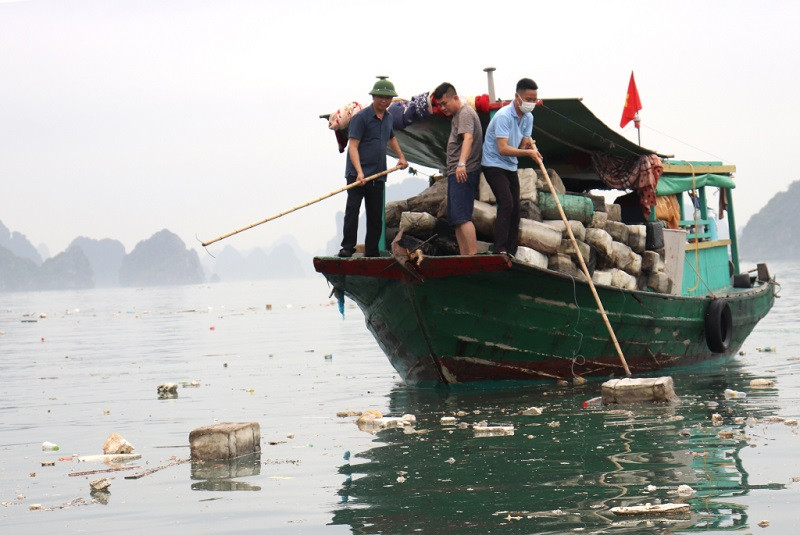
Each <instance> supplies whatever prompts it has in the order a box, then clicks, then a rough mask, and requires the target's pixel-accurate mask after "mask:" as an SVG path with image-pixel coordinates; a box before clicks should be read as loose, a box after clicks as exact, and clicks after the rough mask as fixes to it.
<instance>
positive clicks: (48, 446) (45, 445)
mask: <svg viewBox="0 0 800 535" xmlns="http://www.w3.org/2000/svg"><path fill="white" fill-rule="evenodd" d="M42 451H58V444H53V443H52V442H42Z"/></svg>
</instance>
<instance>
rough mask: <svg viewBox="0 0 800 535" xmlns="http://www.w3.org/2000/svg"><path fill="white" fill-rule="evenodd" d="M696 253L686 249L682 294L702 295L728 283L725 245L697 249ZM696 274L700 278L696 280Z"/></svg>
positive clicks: (729, 280) (726, 247) (726, 249)
mask: <svg viewBox="0 0 800 535" xmlns="http://www.w3.org/2000/svg"><path fill="white" fill-rule="evenodd" d="M701 243H702V242H701ZM696 253H697V254H696V255H695V251H694V250H691V249H687V251H686V257H685V258H684V261H683V291H682V294H683V295H699V296H702V295H706V294H707V293H708V292H709V291H712V292H717V291H718V290H720V289H722V288H725V287H726V286H729V285H730V283H731V279H730V273H729V270H728V246H727V245H718V246H715V247H708V248H705V249H698V250H697V251H696ZM698 264H699V265H698ZM698 274H699V276H700V278H701V279H702V280H698Z"/></svg>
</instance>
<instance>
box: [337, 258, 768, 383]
mask: <svg viewBox="0 0 800 535" xmlns="http://www.w3.org/2000/svg"><path fill="white" fill-rule="evenodd" d="M457 258H458V257H439V258H436V257H432V258H428V259H426V262H436V261H440V260H448V259H449V260H450V261H453V260H457ZM724 270H725V273H727V265H726V266H725V267H724ZM326 276H327V278H328V280H329V281H330V282H331V283H332V284H333V285H334V286H335V287H337V288H343V289H344V290H345V293H346V294H347V295H348V296H349V297H351V298H352V299H353V300H354V301H355V302H356V303H357V304H358V305H359V307H361V309H362V310H363V311H364V315H365V320H366V323H367V327H368V329H369V330H370V331H371V332H372V333H373V335H374V336H375V338H376V340H377V341H378V343H379V345H380V346H381V348H382V349H383V351H384V352H385V353H386V355H387V356H388V357H389V360H390V361H391V362H392V365H393V366H394V367H395V369H396V370H397V371H398V373H400V375H401V376H402V377H403V378H404V379H405V380H406V381H407V382H409V383H411V384H428V383H431V384H433V383H441V382H447V383H452V382H471V381H489V380H507V379H512V380H526V379H527V380H552V379H553V378H569V377H572V376H573V375H575V374H578V375H598V376H609V375H616V376H621V375H622V374H623V372H622V367H621V364H620V363H619V360H618V356H617V353H616V350H615V348H614V346H613V343H612V342H611V341H610V339H609V336H608V332H607V330H606V328H605V325H604V323H603V320H602V318H601V316H600V314H599V312H598V311H597V306H596V303H595V301H594V298H593V296H592V294H591V291H590V289H589V286H588V285H587V284H585V283H582V282H579V281H574V280H573V279H571V278H569V277H567V276H564V275H561V274H559V273H556V272H552V271H549V270H542V269H538V268H533V267H529V266H525V265H522V264H517V263H514V264H513V265H512V266H511V268H510V269H506V270H503V271H494V272H491V273H472V274H468V275H460V276H451V277H441V278H436V279H427V280H424V281H420V280H416V279H415V278H414V277H409V278H408V279H405V280H401V279H396V278H395V279H391V278H378V277H364V276H354V275H331V274H329V275H326ZM597 291H598V294H599V296H600V298H601V300H602V302H603V305H604V307H605V309H606V311H607V314H608V317H609V321H610V322H611V325H612V327H613V328H614V331H615V333H616V336H617V339H618V340H619V342H620V346H621V348H622V351H623V354H624V355H625V357H626V359H627V361H628V364H629V366H630V367H631V370H632V371H633V373H642V372H646V371H653V370H661V369H664V368H668V367H671V366H678V365H687V364H692V363H695V362H699V361H702V360H705V359H708V358H712V357H717V356H723V355H722V354H713V353H711V351H710V350H709V349H708V347H707V344H706V340H705V330H704V329H705V326H704V318H705V310H706V308H707V306H708V304H709V303H710V301H711V299H712V298H711V297H706V296H698V297H683V296H674V295H666V294H657V293H654V292H631V291H623V290H620V289H618V288H611V287H605V286H598V287H597ZM717 295H718V297H719V296H724V297H725V298H726V299H727V300H728V302H729V304H730V306H731V310H732V312H733V315H734V330H733V342H732V343H731V346H730V347H729V349H728V351H726V352H725V355H730V354H733V353H735V351H738V349H739V347H740V346H741V344H742V342H743V341H744V339H745V338H746V336H747V335H748V334H749V333H750V331H752V329H753V327H754V326H755V325H756V323H757V322H758V320H760V319H761V318H762V317H763V316H764V315H766V313H767V312H768V311H769V309H770V307H771V306H772V303H773V300H774V296H773V286H772V283H767V284H765V285H761V287H759V288H757V289H755V290H751V291H749V292H741V291H737V290H734V289H732V288H730V287H728V288H726V289H724V290H723V291H720V292H718V294H717Z"/></svg>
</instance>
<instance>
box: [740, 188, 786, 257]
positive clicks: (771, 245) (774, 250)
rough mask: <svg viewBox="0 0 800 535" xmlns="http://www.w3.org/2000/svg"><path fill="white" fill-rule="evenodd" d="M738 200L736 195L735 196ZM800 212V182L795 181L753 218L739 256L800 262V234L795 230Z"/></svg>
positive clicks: (743, 234) (741, 239)
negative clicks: (797, 215)
mask: <svg viewBox="0 0 800 535" xmlns="http://www.w3.org/2000/svg"><path fill="white" fill-rule="evenodd" d="M734 201H735V194H734ZM798 209H800V181H797V182H793V183H792V184H791V185H790V186H789V189H788V190H787V191H782V192H779V193H777V194H775V196H774V197H773V198H772V199H770V201H769V202H768V203H767V204H766V206H764V208H762V209H761V210H759V212H758V213H757V214H755V215H754V216H753V217H751V218H750V220H749V221H748V222H747V225H745V227H744V229H742V234H741V237H740V238H739V256H741V257H742V258H746V259H748V260H751V261H754V262H755V261H760V260H797V259H800V235H799V234H798V233H797V232H795V231H794V222H795V214H797V212H798Z"/></svg>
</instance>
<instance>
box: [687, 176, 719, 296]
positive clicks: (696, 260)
mask: <svg viewBox="0 0 800 535" xmlns="http://www.w3.org/2000/svg"><path fill="white" fill-rule="evenodd" d="M686 163H688V164H689V167H690V168H691V169H692V196H693V197H694V198H695V199H697V198H698V195H697V177H696V176H695V173H694V165H692V163H691V162H686ZM692 208H693V211H694V229H693V230H694V266H693V265H692V263H691V262H689V267H690V268H692V271H694V274H695V275H696V276H697V280H696V281H695V283H694V286H692V287H691V288H689V289H687V290H686V291H687V292H693V291H695V290H697V287H698V286H700V283H701V282H702V283H703V286H705V287H706V290H708V293H709V295H710V296H711V297H712V298H714V299H716V298H717V296H716V295H714V292H713V291H712V290H711V288H709V286H708V284H707V283H706V281H705V280H703V277H702V276H701V275H700V272H699V271H697V268H698V267H700V247H698V244H699V243H700V238H699V237H698V236H697V208H696V207H695V206H694V202H692Z"/></svg>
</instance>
